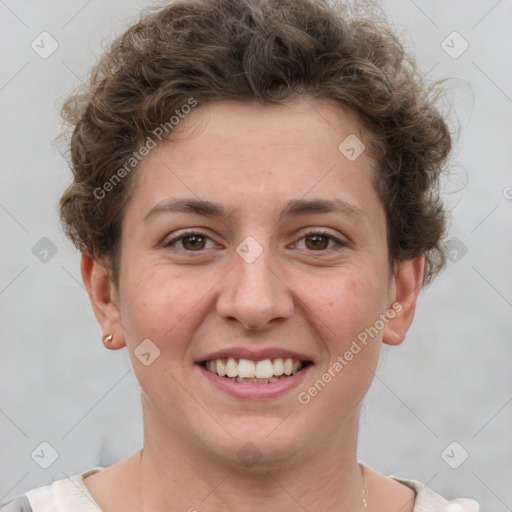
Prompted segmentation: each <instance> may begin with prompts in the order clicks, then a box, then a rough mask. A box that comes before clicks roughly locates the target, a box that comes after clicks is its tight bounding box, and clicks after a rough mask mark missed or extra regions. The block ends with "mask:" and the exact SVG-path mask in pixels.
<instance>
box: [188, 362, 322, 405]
mask: <svg viewBox="0 0 512 512" xmlns="http://www.w3.org/2000/svg"><path fill="white" fill-rule="evenodd" d="M197 366H198V368H199V369H200V371H201V373H202V374H203V375H204V376H205V377H206V378H207V379H208V380H209V381H210V382H211V383H212V384H213V385H214V386H215V387H216V388H217V389H219V390H220V391H223V392H224V393H226V394H228V395H231V396H234V397H237V398H246V399H247V398H248V399H256V400H257V399H265V398H276V397H279V396H281V395H284V394H285V393H286V392H288V391H290V390H292V389H293V388H296V387H297V386H298V385H299V384H300V383H301V382H302V381H303V380H304V378H305V377H306V374H307V373H309V370H310V369H311V368H312V366H313V365H312V364H309V365H308V366H306V367H305V368H304V369H303V370H300V371H298V372H297V373H296V374H295V375H290V376H289V377H286V378H284V379H280V380H278V381H277V382H267V383H262V384H256V383H254V382H235V381H233V380H230V379H226V378H225V377H220V376H219V375H215V374H214V373H212V372H209V371H208V370H206V369H205V368H203V367H202V366H201V365H197Z"/></svg>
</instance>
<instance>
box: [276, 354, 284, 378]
mask: <svg viewBox="0 0 512 512" xmlns="http://www.w3.org/2000/svg"><path fill="white" fill-rule="evenodd" d="M283 365H284V363H283V358H282V357H278V358H277V359H274V365H273V366H274V375H277V376H279V375H283V373H284V366H283Z"/></svg>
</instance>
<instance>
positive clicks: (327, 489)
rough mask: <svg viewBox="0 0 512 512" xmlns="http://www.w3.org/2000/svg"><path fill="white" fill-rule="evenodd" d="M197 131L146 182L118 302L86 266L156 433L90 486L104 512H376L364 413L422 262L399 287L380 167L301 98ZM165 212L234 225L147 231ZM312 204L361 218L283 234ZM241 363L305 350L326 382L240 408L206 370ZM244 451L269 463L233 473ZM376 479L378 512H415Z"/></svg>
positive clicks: (333, 217)
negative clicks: (360, 342)
mask: <svg viewBox="0 0 512 512" xmlns="http://www.w3.org/2000/svg"><path fill="white" fill-rule="evenodd" d="M186 122H187V123H188V126H190V127H194V128H193V129H192V130H186V131H185V132H184V133H186V136H185V137H181V138H180V139H179V140H178V142H176V143H173V144H163V145H160V146H158V147H157V148H156V149H154V150H153V151H151V153H150V154H149V155H148V157H146V158H145V160H144V161H143V162H142V163H141V165H140V167H139V168H138V169H137V171H136V173H137V174H136V176H135V179H136V182H135V189H134V194H133V196H132V198H131V199H130V201H129V203H128V204H127V207H126V210H125V212H124V217H123V223H122V232H123V238H122V245H121V260H120V263H121V264H120V274H119V286H118V287H116V286H115V285H114V284H113V282H112V280H111V279H110V276H109V273H108V272H107V271H106V270H105V267H104V266H103V265H102V263H101V261H98V260H94V259H93V258H92V257H91V256H90V255H89V254H87V253H84V254H83V255H82V276H83V279H84V283H85V285H86V287H87V290H88V292H89V295H90V298H91V303H92V306H93V309H94V312H95V314H96V317H97V319H98V321H99V323H100V325H101V328H102V331H103V333H105V334H106V333H112V334H113V340H112V341H111V342H110V343H106V345H107V346H108V348H110V349H119V348H122V347H124V346H126V347H127V349H128V351H129V353H130V356H131V358H132V364H133V367H134V371H135V373H136V376H137V378H138V380H139V383H140V385H141V389H142V402H143V410H144V427H145V439H144V449H143V452H138V453H136V454H134V455H133V456H132V457H130V458H128V459H126V460H124V461H122V462H120V463H118V464H115V465H114V466H111V467H110V468H107V469H105V470H104V471H102V472H100V473H96V474H94V475H91V476H89V477H87V478H86V479H85V483H86V485H87V486H88V488H89V490H90V491H91V494H92V495H93V497H94V498H95V500H96V501H97V503H98V504H99V505H100V506H101V507H102V508H103V510H105V511H106V512H117V511H121V510H123V511H125V512H126V511H138V510H143V509H144V510H152V511H156V512H158V511H161V510H166V511H168V510H172V511H174V510H176V511H177V510H194V508H191V507H195V509H197V510H198V511H200V512H210V511H219V510H229V511H231V510H233V511H234V510H236V511H249V510H251V511H263V510H265V511H269V510H275V511H280V512H286V511H296V510H298V509H300V506H302V507H304V509H307V510H308V511H324V510H340V511H345V510H346V511H358V510H363V505H362V498H361V496H362V479H361V472H360V468H359V466H358V464H357V456H356V441H357V427H358V419H359V408H360V404H361V401H362V399H363V397H364V395H365V393H366V392H367V390H368V388H369V386H370V384H371V381H372V378H373V372H374V371H375V368H376V365H377V360H378V354H379V350H380V346H381V344H382V343H387V344H390V345H398V344H399V343H401V342H402V341H403V339H404V337H405V335H406V332H407V330H408V328H409V326H410V324H411V322H412V319H413V316H414V309H415V304H416V299H417V295H418V292H419V289H420V284H421V280H422V276H423V270H424V260H423V257H418V258H415V259H413V260H409V261H405V262H402V263H401V264H400V265H398V266H397V268H396V271H395V272H392V271H391V266H390V263H389V261H388V256H387V254H388V253H387V242H386V223H385V214H384V209H383V205H382V204H381V202H380V200H379V197H378V195H377V193H376V191H375V188H374V186H373V182H372V166H374V165H375V163H374V161H373V160H372V159H371V158H370V156H368V154H367V153H366V152H363V153H362V154H361V155H360V156H359V157H358V158H357V159H356V160H354V161H349V160H348V159H347V158H346V157H345V156H344V155H343V154H342V153H341V152H340V151H339V150H338V146H339V144H340V142H341V141H343V140H344V139H345V138H346V137H347V136H348V135H350V134H355V135H356V136H357V137H358V138H359V139H360V140H362V141H363V142H364V141H366V142H368V140H367V135H366V134H365V133H364V131H363V130H362V126H361V123H360V122H359V120H358V119H357V117H355V116H354V115H353V114H351V113H350V112H349V111H347V110H346V109H343V108H342V107H340V106H338V105H334V104H332V103H329V102H327V101H323V100H318V99H312V98H305V97H304V98H301V99H299V100H296V101H294V102H289V103H287V104H284V105H268V104H266V105H261V104H259V103H256V102H243V103H241V102H217V103H213V104H210V105H206V106H198V107H196V108H195V109H194V110H193V111H192V112H191V113H190V114H189V115H188V117H187V120H186ZM169 198H193V199H201V200H207V201H213V202H216V203H220V204H222V205H223V206H224V207H225V208H226V209H227V210H228V211H229V210H232V212H233V213H231V214H230V215H229V216H228V217H227V218H224V219H218V218H210V217H206V216H203V215H198V214H195V213H182V212H179V213H176V212H165V213H161V214H155V215H152V216H150V218H149V219H148V220H144V216H145V215H146V214H147V212H148V211H149V210H150V209H151V208H153V207H154V206H155V205H156V204H158V203H160V202H161V201H164V200H166V199H169ZM298 199H304V200H311V199H326V200H333V199H339V200H341V201H344V202H346V203H348V204H350V205H352V206H353V207H356V208H357V209H358V210H359V211H360V212H361V214H360V215H352V214H349V213H347V212H329V213H318V212H309V213H306V214H301V215H297V216H289V217H284V218H282V219H280V217H279V216H280V213H281V210H282V209H283V208H284V206H285V205H286V203H288V201H290V200H298ZM190 228H193V229H194V230H195V231H196V232H197V231H199V233H200V234H203V235H204V236H206V237H207V238H206V239H201V240H200V242H201V243H200V244H199V245H200V249H199V250H198V249H196V250H195V251H194V250H191V247H192V248H193V247H194V246H193V245H191V244H190V241H191V240H190V239H186V240H184V239H181V240H178V241H177V242H176V243H175V244H174V245H173V246H166V245H165V244H166V242H168V241H169V240H170V238H171V236H173V235H176V236H178V235H180V234H183V233H184V230H185V229H187V230H188V229H190ZM318 231H320V232H323V231H326V232H328V235H330V236H333V237H337V238H339V239H340V240H342V241H343V243H344V245H341V246H338V244H337V243H336V242H335V241H334V240H333V239H332V238H323V237H321V238H320V239H315V240H316V241H317V242H319V245H320V246H321V248H320V249H318V248H317V247H318V245H317V246H315V245H314V244H313V243H311V241H312V240H311V238H312V234H314V233H318ZM306 234H309V237H308V236H305V235H306ZM248 236H252V237H253V238H254V239H255V240H256V241H257V242H258V244H259V245H260V246H261V248H262V250H263V252H262V254H261V255H260V256H259V257H258V258H257V259H256V260H255V261H254V262H253V263H247V262H246V261H244V259H242V258H241V257H240V256H239V255H238V254H237V252H236V250H235V249H236V248H237V246H238V245H239V244H240V243H241V242H242V240H244V239H245V238H246V237H248ZM313 238H314V236H313ZM196 242H197V239H196ZM184 243H185V247H184V245H183V244H184ZM337 247H339V249H340V250H335V249H336V248H337ZM187 249H188V250H187ZM396 302H398V303H400V304H401V306H402V309H401V311H400V312H398V313H396V315H395V316H394V318H393V319H391V320H389V321H388V322H387V323H386V324H385V326H384V328H383V329H382V330H381V331H380V332H379V333H378V335H376V336H375V337H374V338H373V339H371V341H370V342H369V343H368V344H367V345H366V346H365V347H364V349H363V350H361V351H360V352H359V353H358V354H357V355H356V356H354V358H353V359H352V360H351V361H350V362H349V364H347V365H346V366H345V367H344V368H343V370H342V371H341V372H339V373H337V374H336V377H335V378H333V379H332V381H331V382H330V383H329V384H328V385H327V386H325V388H324V389H322V391H321V392H320V393H318V395H317V396H315V397H314V398H312V399H311V401H310V402H309V403H308V404H307V405H303V404H301V403H299V401H298V399H297V394H298V392H299V391H304V390H307V389H308V387H309V386H311V385H312V384H313V382H315V381H316V380H317V379H319V378H321V376H322V374H323V373H325V372H326V371H327V369H328V368H329V367H332V365H333V363H334V362H335V361H336V359H337V357H338V356H340V355H343V354H344V353H345V352H346V351H347V350H348V349H349V347H350V346H351V343H352V341H353V340H354V339H356V337H357V335H358V334H359V333H361V332H362V331H364V329H365V328H369V327H370V326H373V325H374V324H375V322H376V320H378V319H379V315H380V314H383V313H385V312H386V311H387V310H389V309H390V308H392V305H393V304H394V303H396ZM145 339H150V340H151V341H152V342H153V343H154V344H155V345H156V346H157V347H158V348H159V350H160V356H159V357H158V358H157V359H156V360H155V361H154V362H153V363H152V364H150V365H149V366H145V365H143V364H141V362H140V361H139V360H138V359H137V358H136V357H135V356H134V350H135V349H136V348H137V346H138V345H139V344H140V343H141V341H142V340H145ZM233 346H248V347H251V348H255V349H259V348H268V347H281V348H285V349H289V350H294V351H297V352H300V353H303V354H307V355H308V356H309V358H310V359H311V360H312V361H313V362H314V365H313V367H312V368H310V370H309V374H308V376H307V379H306V380H305V381H304V382H303V383H301V385H300V386H299V387H298V388H297V389H293V390H291V391H290V392H287V393H286V394H284V395H282V396H279V397H277V398H274V399H267V400H244V399H240V398H235V397H232V396H229V395H226V394H224V393H222V392H220V391H218V390H217V389H216V388H214V387H213V386H212V385H211V384H210V383H209V381H208V380H207V379H206V378H205V377H204V376H202V374H201V373H200V371H199V370H198V367H197V365H196V364H195V361H197V359H198V358H200V357H201V356H205V355H206V354H209V353H211V352H213V351H215V350H219V349H224V348H229V347H233ZM247 442H251V443H252V444H254V445H255V446H256V447H257V449H258V451H259V453H261V459H260V461H259V462H258V463H257V464H255V465H254V466H252V467H250V468H248V467H245V466H243V464H241V462H240V460H239V459H238V457H237V453H238V451H239V450H240V449H241V448H242V447H243V446H244V445H245V444H246V443H247ZM141 453H143V456H142V458H141ZM364 478H365V486H366V494H367V500H368V510H369V511H377V510H379V511H381V512H382V511H384V512H386V511H389V512H391V511H397V510H401V511H402V512H404V511H408V510H409V511H411V510H412V508H413V502H414V493H413V491H412V490H411V489H409V488H408V487H406V486H404V485H403V484H400V483H398V482H396V481H394V480H392V479H390V478H388V477H385V476H383V475H380V474H379V473H377V472H376V471H374V470H372V469H370V468H367V467H365V468H364ZM140 482H142V496H143V505H141V501H140V493H141V485H140ZM112 489H117V492H113V491H112ZM299 505H300V506H299Z"/></svg>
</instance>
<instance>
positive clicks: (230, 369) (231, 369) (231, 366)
mask: <svg viewBox="0 0 512 512" xmlns="http://www.w3.org/2000/svg"><path fill="white" fill-rule="evenodd" d="M226 375H227V376H228V377H236V376H237V375H238V365H237V364H236V361H235V360H234V359H233V358H232V357H230V358H229V359H228V362H227V364H226Z"/></svg>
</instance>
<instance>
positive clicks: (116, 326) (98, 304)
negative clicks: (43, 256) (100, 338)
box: [81, 251, 126, 350]
mask: <svg viewBox="0 0 512 512" xmlns="http://www.w3.org/2000/svg"><path fill="white" fill-rule="evenodd" d="M81 271H82V279H83V281H84V284H85V287H86V288H87V292H88V294H89V299H90V301H91V305H92V309H93V311H94V314H95V315H96V318H97V320H98V322H99V324H100V326H101V329H102V331H103V333H104V336H105V335H108V334H112V340H111V341H109V342H108V343H105V346H106V347H107V348H109V349H112V350H117V349H120V348H122V347H124V346H125V345H126V342H125V339H124V332H123V328H122V325H121V314H120V311H119V300H118V298H117V291H116V288H115V285H114V283H113V282H112V279H111V277H110V274H109V273H108V271H107V270H106V268H105V266H104V265H103V264H102V263H100V262H99V261H98V260H96V259H94V258H93V257H92V256H91V255H90V254H89V253H88V252H86V251H84V252H82V261H81Z"/></svg>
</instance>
